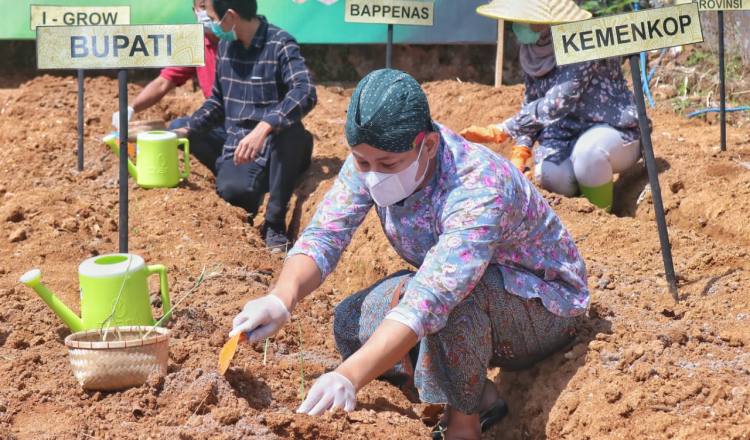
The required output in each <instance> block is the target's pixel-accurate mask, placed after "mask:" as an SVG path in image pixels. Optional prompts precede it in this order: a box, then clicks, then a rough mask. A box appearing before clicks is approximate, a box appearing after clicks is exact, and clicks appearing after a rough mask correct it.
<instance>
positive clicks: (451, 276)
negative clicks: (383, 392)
mask: <svg viewBox="0 0 750 440" xmlns="http://www.w3.org/2000/svg"><path fill="white" fill-rule="evenodd" d="M345 131H346V139H347V143H348V144H349V146H350V147H351V154H350V155H349V156H348V157H347V159H346V161H345V162H344V165H343V166H342V168H341V170H340V172H339V174H338V178H337V179H336V181H335V182H334V184H333V187H332V188H331V190H330V191H328V193H327V194H326V195H325V197H324V199H323V200H322V202H321V203H320V204H319V205H318V208H317V211H316V213H315V215H314V217H313V219H312V220H311V221H310V223H309V224H308V225H307V227H306V228H305V230H304V232H302V235H301V236H300V238H299V239H298V240H297V242H296V244H295V245H294V248H293V249H292V250H291V251H290V252H289V254H288V257H287V259H286V261H285V262H284V266H283V268H282V270H281V273H280V275H279V278H278V280H277V282H276V284H275V285H274V287H272V288H271V291H270V292H269V294H268V295H266V296H265V297H262V298H260V299H255V300H252V301H249V302H248V303H247V304H246V305H245V307H244V309H243V311H242V312H241V313H240V314H239V315H237V317H235V318H234V322H233V326H234V328H233V330H232V331H231V333H230V336H234V335H235V334H237V333H239V332H252V333H250V334H249V336H248V340H249V341H251V342H252V341H259V340H263V339H265V338H267V337H269V336H272V335H273V334H275V333H276V332H277V331H279V330H280V329H281V328H282V327H283V325H284V324H285V323H286V322H287V321H288V320H289V318H290V314H291V312H292V311H293V310H294V308H295V306H296V305H297V303H298V302H299V301H301V300H302V299H303V298H305V297H306V296H307V295H309V294H310V293H311V292H312V291H313V290H315V289H316V288H317V287H318V286H320V284H321V283H322V282H323V281H324V280H325V279H326V277H327V276H328V275H329V274H330V273H331V272H332V271H333V270H334V268H335V267H336V265H337V263H338V261H339V259H340V257H341V256H342V253H343V251H344V249H345V248H346V247H347V245H348V244H349V242H350V241H351V238H352V236H353V235H354V232H355V231H356V229H357V227H358V226H359V225H360V224H362V222H363V221H364V219H365V216H366V215H367V213H368V212H369V211H370V209H371V208H373V207H375V210H376V212H377V215H378V217H379V218H380V221H381V224H382V227H383V232H384V234H385V235H386V237H387V238H388V240H389V242H390V243H391V245H392V246H393V249H394V250H395V251H396V252H397V253H398V254H399V255H400V256H401V257H402V258H403V259H404V260H405V261H407V262H408V263H410V264H411V265H412V266H414V267H415V268H416V271H400V272H396V273H394V274H392V275H390V276H388V277H386V278H384V279H382V280H380V281H378V282H377V283H375V284H374V285H372V286H370V287H367V288H366V289H364V290H362V291H360V292H358V293H355V294H354V295H351V296H349V297H347V298H346V299H344V300H343V301H342V302H341V303H340V304H339V305H338V306H337V307H336V308H335V310H334V322H333V333H334V339H335V342H336V346H337V348H338V350H339V351H340V353H341V355H342V357H343V358H344V362H343V363H342V364H341V365H340V366H339V367H338V368H336V369H335V371H331V372H329V373H326V374H324V375H322V376H321V377H320V378H318V380H317V381H316V382H315V384H314V385H313V386H312V388H311V389H310V391H309V393H308V395H307V398H306V399H305V401H304V402H303V403H302V405H301V406H300V408H299V409H298V412H302V413H307V414H311V415H320V414H322V413H324V412H325V411H327V410H331V411H332V410H333V409H334V408H342V409H344V410H346V411H352V410H354V409H355V406H356V393H357V391H359V390H360V389H361V388H362V387H364V386H365V385H367V384H368V383H369V382H370V381H372V380H374V379H376V378H378V377H381V378H383V379H385V380H388V381H390V382H392V383H394V384H396V385H397V386H399V387H400V388H401V389H402V390H403V391H404V393H405V394H406V395H407V397H409V398H410V399H411V400H412V401H418V400H422V401H424V402H430V403H435V404H446V405H447V406H446V411H445V414H444V416H443V421H442V422H441V424H440V425H439V427H438V428H436V430H435V431H434V434H433V435H434V436H435V437H436V438H443V437H444V438H447V439H457V438H461V439H479V438H480V437H481V432H482V431H483V430H486V429H488V428H489V427H490V426H492V425H493V424H494V423H497V422H498V421H499V420H500V419H501V418H502V417H504V416H505V415H506V414H507V411H508V410H507V407H506V405H505V402H503V400H502V399H499V398H498V396H497V389H496V388H495V386H494V384H493V383H492V381H490V380H488V379H487V377H486V375H487V369H488V367H490V366H499V367H502V368H506V369H521V368H526V367H529V366H531V365H533V364H534V363H536V362H538V361H540V360H541V359H544V358H546V357H547V356H549V355H551V354H552V353H555V352H557V351H559V350H561V349H563V348H565V347H566V346H568V345H569V344H571V343H572V342H573V341H574V338H575V336H576V334H577V331H578V329H579V327H580V323H581V318H582V315H583V314H584V313H585V311H586V308H587V307H588V304H589V292H588V289H587V287H586V268H585V265H584V261H583V259H582V258H581V255H580V254H579V253H578V250H577V249H576V246H575V243H574V242H573V239H572V238H571V236H570V234H569V233H568V231H567V230H566V228H565V226H564V225H563V223H562V221H561V220H560V218H559V217H558V216H557V215H556V214H555V212H554V211H553V210H552V208H551V207H550V206H549V204H548V203H547V201H546V200H545V199H544V197H543V196H542V195H541V194H540V193H539V191H538V190H537V189H536V188H535V187H534V185H533V184H532V183H531V182H530V181H529V180H528V179H526V178H525V177H524V176H523V174H521V172H519V171H518V170H517V169H516V168H515V167H514V166H513V165H511V163H510V162H508V161H507V160H506V159H504V158H503V157H501V156H500V155H498V154H496V153H494V152H492V151H491V150H489V149H487V148H484V147H480V146H478V145H476V144H473V143H471V142H467V141H466V140H465V139H463V138H461V137H460V136H458V135H457V134H456V133H454V132H452V131H451V130H449V129H448V128H446V127H444V126H442V125H440V124H437V123H435V122H433V121H432V119H431V116H430V108H429V104H428V102H427V97H426V96H425V94H424V91H423V90H422V88H421V87H420V86H419V84H418V83H417V82H416V81H415V80H414V78H412V77H411V76H409V75H408V74H406V73H404V72H400V71H396V70H390V69H383V70H377V71H374V72H372V73H370V74H369V75H367V76H366V77H365V78H364V79H362V81H361V82H360V83H359V84H358V85H357V87H356V88H355V90H354V93H353V95H352V97H351V101H350V103H349V109H348V112H347V119H346V124H345ZM417 389H418V390H419V391H417Z"/></svg>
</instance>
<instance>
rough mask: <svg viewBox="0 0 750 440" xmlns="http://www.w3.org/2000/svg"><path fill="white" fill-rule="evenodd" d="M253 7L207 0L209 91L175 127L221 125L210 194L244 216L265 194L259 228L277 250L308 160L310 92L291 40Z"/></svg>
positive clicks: (197, 131)
mask: <svg viewBox="0 0 750 440" xmlns="http://www.w3.org/2000/svg"><path fill="white" fill-rule="evenodd" d="M257 9H258V7H257V2H256V0H208V1H207V2H206V12H207V13H208V16H209V18H210V19H211V22H212V23H211V29H212V31H213V33H214V34H215V35H216V36H217V37H218V38H219V39H220V40H221V41H220V42H219V46H218V50H217V53H216V79H215V81H214V86H213V95H212V96H211V97H209V98H208V99H207V100H206V102H204V103H203V105H202V106H201V108H199V109H198V110H197V111H196V112H195V113H193V115H192V116H191V117H190V119H189V120H188V121H187V123H186V125H185V127H184V128H178V129H176V130H174V131H175V132H177V133H178V134H179V135H181V136H187V137H188V138H191V137H198V136H202V135H205V134H206V133H209V132H211V131H212V130H213V129H214V128H216V127H218V126H220V125H222V124H223V125H224V127H225V129H226V139H225V140H224V142H223V147H222V148H221V151H218V149H217V148H215V147H214V148H215V152H214V154H215V155H216V166H215V174H216V191H217V193H218V194H219V196H221V197H222V198H223V199H224V200H226V201H228V202H229V203H231V204H233V205H235V206H240V207H242V208H244V209H245V210H246V211H247V212H248V215H249V218H250V219H252V218H253V217H254V216H255V214H257V212H258V208H259V207H260V204H261V203H262V201H263V197H264V196H265V194H266V193H267V192H268V193H269V199H268V204H267V206H266V213H265V224H264V226H263V231H262V233H263V236H264V239H265V241H266V245H267V246H268V247H269V248H270V249H271V250H272V252H278V251H286V248H287V247H288V244H289V239H288V238H287V236H286V212H287V207H288V204H289V199H290V198H291V196H292V192H293V190H294V184H295V181H296V179H297V177H298V176H299V175H300V174H301V173H302V172H304V171H305V170H306V169H307V168H308V167H309V165H310V159H311V156H312V143H313V139H312V135H311V134H310V133H309V132H308V131H307V130H305V128H304V126H303V125H302V122H301V120H302V118H303V117H304V116H305V115H307V113H309V112H310V110H312V109H313V107H314V106H315V104H316V102H317V95H316V93H315V85H314V84H313V80H312V75H311V73H310V69H309V68H308V67H307V65H306V64H305V60H304V59H303V58H302V56H301V55H300V50H299V46H298V44H297V42H296V40H295V39H294V37H292V36H291V35H289V34H288V33H287V32H285V31H284V30H282V29H280V28H278V27H276V26H274V25H272V24H270V23H269V22H268V21H267V20H266V18H265V17H263V16H262V15H258V14H257ZM191 149H193V143H192V142H191Z"/></svg>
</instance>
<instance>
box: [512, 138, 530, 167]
mask: <svg viewBox="0 0 750 440" xmlns="http://www.w3.org/2000/svg"><path fill="white" fill-rule="evenodd" d="M530 157H531V148H528V147H523V146H520V145H516V146H515V147H513V150H511V153H510V163H512V164H513V165H514V166H515V167H516V168H518V169H519V170H520V171H521V172H522V173H523V172H524V171H526V161H528V160H529V158H530Z"/></svg>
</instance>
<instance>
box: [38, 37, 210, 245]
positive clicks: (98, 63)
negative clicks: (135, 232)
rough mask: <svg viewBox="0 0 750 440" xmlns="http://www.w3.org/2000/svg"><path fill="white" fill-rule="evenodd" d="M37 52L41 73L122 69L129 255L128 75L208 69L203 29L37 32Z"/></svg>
mask: <svg viewBox="0 0 750 440" xmlns="http://www.w3.org/2000/svg"><path fill="white" fill-rule="evenodd" d="M36 50H37V54H36V56H37V67H38V68H39V69H40V70H45V69H118V70H119V72H118V75H117V78H118V82H119V84H118V85H119V98H120V99H119V105H120V225H119V230H120V247H119V249H120V252H121V253H126V252H128V144H127V143H128V120H127V115H128V110H127V107H128V73H127V70H126V69H128V68H152V67H172V66H178V67H187V66H190V67H197V66H203V65H204V43H203V25H202V24H187V25H134V26H67V27H66V26H52V27H38V28H37V29H36ZM79 87H80V86H79ZM79 107H80V104H79ZM79 120H80V119H79Z"/></svg>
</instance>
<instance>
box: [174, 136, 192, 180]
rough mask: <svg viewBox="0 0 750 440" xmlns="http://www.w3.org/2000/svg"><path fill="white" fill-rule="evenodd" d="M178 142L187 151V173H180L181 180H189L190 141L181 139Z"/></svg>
mask: <svg viewBox="0 0 750 440" xmlns="http://www.w3.org/2000/svg"><path fill="white" fill-rule="evenodd" d="M177 142H178V143H179V144H180V145H182V147H183V148H184V149H185V172H184V173H180V178H182V179H187V178H188V177H190V141H189V140H187V139H186V138H179V139H177Z"/></svg>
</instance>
